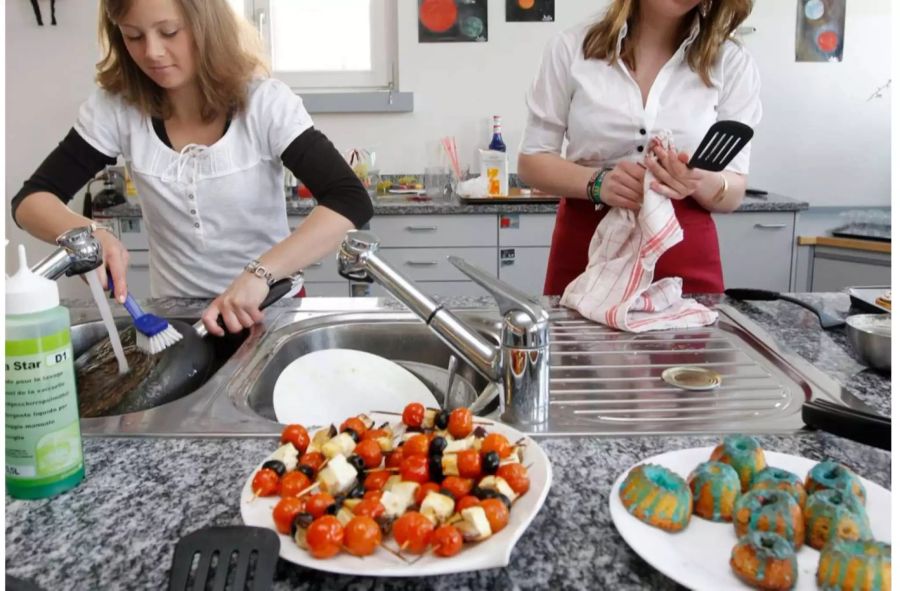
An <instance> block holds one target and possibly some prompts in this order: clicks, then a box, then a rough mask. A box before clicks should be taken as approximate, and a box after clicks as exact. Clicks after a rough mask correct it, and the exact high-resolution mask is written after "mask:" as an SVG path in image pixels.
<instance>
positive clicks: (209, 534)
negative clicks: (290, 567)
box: [169, 525, 281, 591]
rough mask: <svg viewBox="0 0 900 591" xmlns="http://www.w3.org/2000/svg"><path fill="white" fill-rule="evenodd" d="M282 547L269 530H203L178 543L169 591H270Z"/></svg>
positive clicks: (234, 528)
mask: <svg viewBox="0 0 900 591" xmlns="http://www.w3.org/2000/svg"><path fill="white" fill-rule="evenodd" d="M280 546H281V543H280V542H279V540H278V535H277V534H276V533H275V532H273V531H272V530H269V529H265V528H262V527H250V526H245V525H237V526H228V527H205V528H203V529H198V530H197V531H195V532H191V533H189V534H188V535H186V536H184V537H183V538H181V539H180V540H178V544H177V545H176V546H175V555H174V556H173V557H172V571H171V572H170V573H169V591H184V590H186V589H203V590H205V591H209V590H211V591H225V589H226V585H227V588H228V589H234V590H244V589H249V590H250V591H268V590H269V589H271V588H272V578H273V577H274V576H275V564H276V563H277V562H278V549H279V548H280Z"/></svg>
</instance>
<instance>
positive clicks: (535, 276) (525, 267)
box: [499, 246, 550, 296]
mask: <svg viewBox="0 0 900 591" xmlns="http://www.w3.org/2000/svg"><path fill="white" fill-rule="evenodd" d="M499 252H500V257H499V258H500V260H499V265H500V266H499V269H500V281H505V282H506V283H509V284H510V285H512V286H513V287H518V288H519V289H521V290H522V291H524V292H525V293H527V294H531V295H538V296H539V295H541V294H543V293H544V276H545V275H546V274H547V260H548V259H549V258H550V247H549V246H526V247H511V246H501V247H500V251H499Z"/></svg>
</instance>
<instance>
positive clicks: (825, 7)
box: [796, 0, 846, 62]
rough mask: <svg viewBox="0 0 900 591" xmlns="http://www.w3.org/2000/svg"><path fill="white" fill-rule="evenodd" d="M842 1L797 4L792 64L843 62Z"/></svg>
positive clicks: (810, 0) (799, 1) (802, 0)
mask: <svg viewBox="0 0 900 591" xmlns="http://www.w3.org/2000/svg"><path fill="white" fill-rule="evenodd" d="M845 9H846V6H845V0H797V36H796V61H798V62H839V61H841V60H842V59H843V58H844V16H845V13H846V10H845Z"/></svg>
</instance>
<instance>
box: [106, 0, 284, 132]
mask: <svg viewBox="0 0 900 591" xmlns="http://www.w3.org/2000/svg"><path fill="white" fill-rule="evenodd" d="M133 1H134V0H100V25H99V32H98V34H99V37H100V45H101V48H102V50H103V59H101V60H100V61H99V62H98V63H97V77H96V80H97V83H98V84H99V85H100V87H101V88H103V89H105V90H107V91H109V92H111V93H113V94H118V95H121V96H122V97H123V98H124V99H125V100H126V101H127V102H129V103H131V104H132V105H134V106H135V107H137V108H138V109H139V110H140V111H141V112H142V113H144V114H145V115H150V116H153V117H159V118H161V119H167V118H168V117H169V116H171V113H172V106H171V105H170V104H169V100H168V95H167V93H166V92H165V91H164V90H163V89H162V88H160V87H159V86H158V85H157V84H156V83H155V82H153V81H152V80H151V79H150V78H148V77H147V76H146V75H145V74H144V73H143V72H142V71H141V69H140V68H139V67H138V65H137V64H136V63H135V62H134V60H133V59H131V55H129V53H128V49H127V48H126V47H125V40H124V39H123V37H122V33H121V31H120V30H119V26H118V24H117V23H118V21H119V19H121V18H122V17H123V16H125V14H127V13H128V11H129V10H130V9H131V5H132V3H133ZM175 2H176V4H177V5H178V7H179V9H180V11H181V14H182V16H183V17H184V18H185V21H186V23H185V24H186V26H187V27H189V28H190V30H191V33H192V34H193V37H194V43H195V45H196V49H197V82H198V84H199V87H200V93H201V96H202V100H203V105H202V107H201V115H202V117H203V120H204V121H211V120H212V119H215V117H216V116H217V115H219V114H221V113H228V112H240V111H242V110H243V109H244V108H245V107H246V106H247V84H248V83H249V82H250V80H251V79H252V78H253V77H254V76H257V75H260V74H263V75H264V74H267V73H268V71H269V70H268V65H267V64H266V61H265V59H264V58H263V56H262V51H261V43H260V40H259V36H258V35H257V34H256V31H255V30H254V29H253V28H251V27H250V26H249V23H247V22H246V21H245V20H244V19H243V18H240V17H239V16H237V15H236V14H235V13H234V11H232V10H231V7H230V6H229V5H228V3H227V2H226V0H175ZM235 39H237V40H238V41H237V42H236V43H235V42H234V40H235Z"/></svg>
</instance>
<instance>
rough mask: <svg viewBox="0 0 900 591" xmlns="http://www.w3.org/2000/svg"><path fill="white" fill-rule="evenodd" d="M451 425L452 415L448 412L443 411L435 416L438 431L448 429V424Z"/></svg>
mask: <svg viewBox="0 0 900 591" xmlns="http://www.w3.org/2000/svg"><path fill="white" fill-rule="evenodd" d="M449 423H450V413H449V412H447V411H446V410H442V411H441V412H439V413H437V415H435V417H434V426H435V427H437V428H438V429H446V428H447V424H449Z"/></svg>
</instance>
